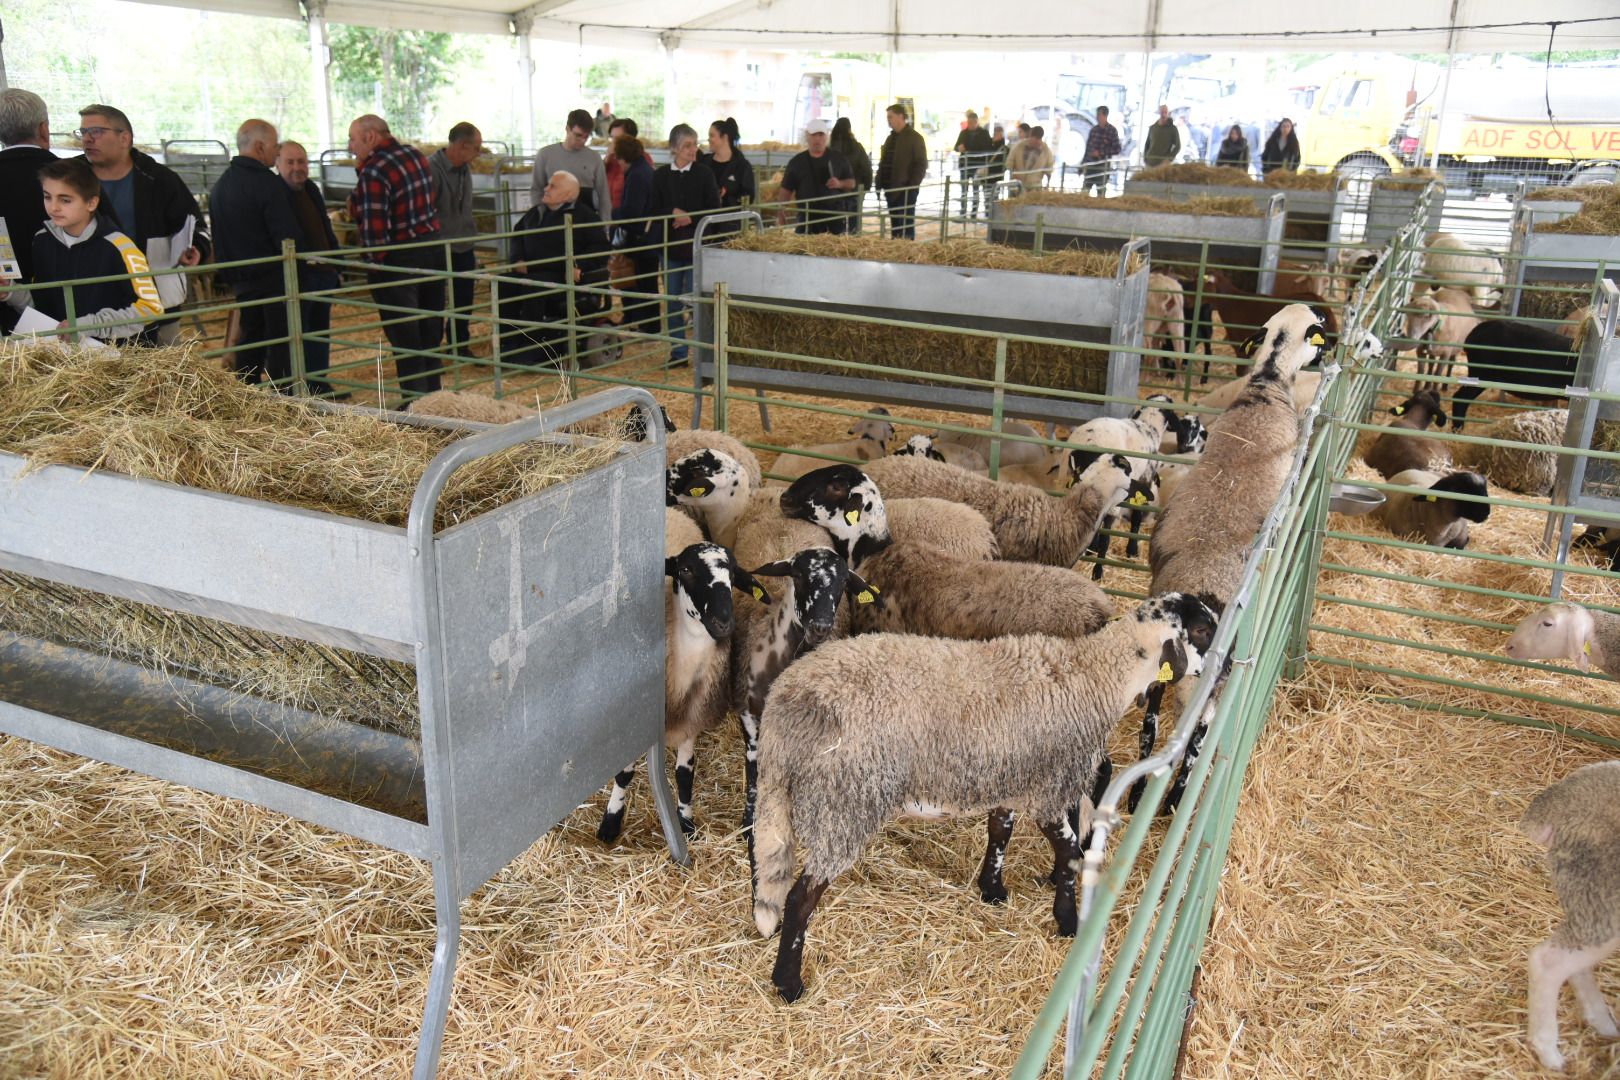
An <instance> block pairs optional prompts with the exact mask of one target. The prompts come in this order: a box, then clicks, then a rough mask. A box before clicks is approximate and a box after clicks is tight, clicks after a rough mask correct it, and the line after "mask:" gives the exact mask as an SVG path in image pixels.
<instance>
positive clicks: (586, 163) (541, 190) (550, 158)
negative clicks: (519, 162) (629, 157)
mask: <svg viewBox="0 0 1620 1080" xmlns="http://www.w3.org/2000/svg"><path fill="white" fill-rule="evenodd" d="M594 130H596V127H595V121H594V120H593V119H592V118H591V114H590V113H588V112H586V111H585V110H584V109H575V110H574V111H573V112H571V113H569V114H568V128H567V130H566V132H565V133H564V135H563V141H562V142H559V143H552V144H551V145H550V146H547V147H545V148H543V149H542V150H541V151H540V152H539V153H538V154H536V155H535V156H534V181H533V182H532V183H531V184H530V185H529V199H530V205H533V206H538V205H540V202H541V196H542V195H544V194H545V191H546V185H547V184H549V183H551V175H552V174H553V173H557V172H569V173H573V174H574V178H575V179H576V180H578V181H579V198H580V201H581V202H584V203H587V204H589V205H590V208H591V209H592V210H595V211H597V216H598V217H606V216H611V215H604V214H603V213H602V208H603V205H606V204H607V199H608V195H607V190H608V183H607V170H606V169H605V168H603V166H602V159H601V158H600V157H598V156H597V155H596V151H594V150H592V149H591V148H590V147H589V145H587V144H588V143H589V142H590V141H591V132H593V131H594Z"/></svg>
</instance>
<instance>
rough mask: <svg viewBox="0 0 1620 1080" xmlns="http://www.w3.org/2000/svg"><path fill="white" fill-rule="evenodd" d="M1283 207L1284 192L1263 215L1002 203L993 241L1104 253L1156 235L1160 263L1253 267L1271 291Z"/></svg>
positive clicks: (1262, 287)
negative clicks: (1120, 244) (1094, 250)
mask: <svg viewBox="0 0 1620 1080" xmlns="http://www.w3.org/2000/svg"><path fill="white" fill-rule="evenodd" d="M1284 206H1285V201H1284V198H1283V193H1282V192H1280V191H1278V192H1272V193H1271V194H1270V197H1269V198H1268V199H1267V200H1266V209H1265V212H1264V213H1263V214H1261V215H1260V216H1259V217H1230V216H1225V215H1217V214H1159V213H1151V212H1142V211H1136V210H1107V209H1101V208H1092V207H1078V206H1035V205H1029V204H1020V205H1016V206H1013V205H1009V204H1008V203H1006V202H997V203H995V204H994V205H993V206H992V207H991V208H990V239H991V240H993V241H996V242H997V243H1002V244H1011V245H1013V246H1014V247H1022V248H1036V249H1037V250H1039V249H1043V248H1058V247H1086V248H1096V249H1099V250H1101V249H1107V248H1111V247H1116V246H1118V244H1119V243H1120V241H1121V239H1129V238H1132V237H1139V236H1142V237H1151V238H1152V240H1153V254H1154V255H1155V256H1157V257H1158V258H1159V259H1161V260H1164V261H1166V262H1186V263H1194V264H1200V265H1202V264H1203V263H1205V262H1215V263H1219V264H1222V265H1227V266H1249V267H1253V268H1254V275H1255V277H1254V283H1253V284H1254V289H1255V291H1256V292H1270V291H1271V290H1272V289H1273V288H1275V287H1276V284H1277V259H1278V257H1279V256H1280V255H1281V254H1282V240H1283V224H1284V221H1283V216H1284ZM1234 276H1235V277H1239V278H1241V277H1243V276H1244V275H1241V274H1239V275H1234ZM1239 284H1241V285H1244V286H1247V285H1248V284H1249V282H1246V281H1242V280H1240V281H1239Z"/></svg>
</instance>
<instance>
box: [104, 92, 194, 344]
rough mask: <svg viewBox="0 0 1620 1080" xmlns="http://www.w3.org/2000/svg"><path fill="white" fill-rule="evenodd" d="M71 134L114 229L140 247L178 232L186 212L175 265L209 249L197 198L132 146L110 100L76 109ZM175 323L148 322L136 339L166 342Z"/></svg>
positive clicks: (128, 129) (127, 125) (186, 263)
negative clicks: (188, 230)
mask: <svg viewBox="0 0 1620 1080" xmlns="http://www.w3.org/2000/svg"><path fill="white" fill-rule="evenodd" d="M74 134H75V135H77V136H78V138H79V141H80V143H81V144H82V145H83V146H84V158H85V160H86V161H88V162H89V163H90V167H91V169H93V170H95V174H96V179H97V180H100V181H101V207H102V211H103V212H105V213H110V214H111V215H112V216H113V218H114V219H115V220H116V221H117V223H118V227H119V229H120V230H121V231H122V232H123V233H124V234H125V235H127V236H128V237H129V238H130V239H131V240H134V241H135V243H136V245H137V246H138V247H139V248H140V249H141V250H142V251H143V252H144V251H146V250H147V244H148V242H149V241H151V240H153V239H157V238H162V237H168V236H172V235H173V234H175V233H177V232H179V231H180V228H181V226H183V225H184V224H185V223H186V215H188V214H189V215H191V216H192V217H193V218H194V219H196V226H195V228H194V229H193V231H192V234H191V246H190V247H188V248H187V249H186V250H185V251H182V252H180V253H179V261H180V265H181V266H196V265H197V264H198V263H199V262H201V261H202V260H203V259H205V258H207V257H208V253H209V252H210V251H211V250H212V246H211V245H210V243H209V240H208V225H207V222H205V221H204V220H203V216H202V211H201V210H199V209H197V200H196V199H195V198H193V197H192V194H191V191H190V190H189V189H188V188H187V187H186V182H185V181H184V180H182V179H180V177H179V176H177V175H176V174H175V173H174V171H173V170H172V169H169V168H168V167H166V166H164V165H160V164H158V163H157V162H156V161H154V160H152V158H151V156H150V155H148V154H144V153H142V152H141V151H139V150H137V149H135V131H134V128H133V127H132V126H131V125H130V122H129V117H127V116H125V115H124V113H123V111H122V110H120V109H115V108H113V107H112V106H111V105H86V106H85V107H84V108H82V109H80V110H79V130H78V131H76V132H74ZM169 306H172V305H169ZM178 328H179V320H178V319H167V320H164V321H162V322H156V323H152V324H151V325H150V326H148V327H147V328H146V329H145V331H143V332H142V334H141V339H142V340H143V341H147V342H152V341H159V342H163V343H165V344H167V343H171V342H173V341H174V340H175V337H176V331H177V330H178Z"/></svg>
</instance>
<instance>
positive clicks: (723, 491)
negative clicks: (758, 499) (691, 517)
mask: <svg viewBox="0 0 1620 1080" xmlns="http://www.w3.org/2000/svg"><path fill="white" fill-rule="evenodd" d="M752 496H753V487H752V485H750V483H749V481H748V470H747V469H746V468H745V467H744V466H743V465H742V464H741V463H740V462H738V461H737V459H736V458H733V457H732V456H731V455H730V454H727V453H725V452H723V451H720V450H698V451H695V452H693V453H690V454H687V455H686V456H685V457H682V458H680V459H678V460H676V461H673V462H671V463H670V466H669V468H667V469H665V470H664V501H665V502H666V503H667V504H669V505H671V506H680V507H681V508H683V509H685V510H689V511H691V512H693V513H695V514H696V515H697V518H698V521H699V523H700V524H701V525H702V526H703V532H704V535H705V536H706V537H707V538H708V539H710V540H712V541H714V542H715V543H716V544H721V545H723V546H725V547H728V548H735V547H736V545H737V526H738V525H739V524H740V523H741V522H742V519H743V515H744V514H745V513H747V511H748V508H749V506H750V504H751V502H752Z"/></svg>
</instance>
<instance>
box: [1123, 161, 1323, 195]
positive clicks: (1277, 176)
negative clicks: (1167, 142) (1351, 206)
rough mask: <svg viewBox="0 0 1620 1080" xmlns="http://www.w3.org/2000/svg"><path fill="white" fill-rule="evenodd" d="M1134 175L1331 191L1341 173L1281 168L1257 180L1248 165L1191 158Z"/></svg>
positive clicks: (1164, 180) (1174, 181)
mask: <svg viewBox="0 0 1620 1080" xmlns="http://www.w3.org/2000/svg"><path fill="white" fill-rule="evenodd" d="M1132 179H1133V180H1146V181H1150V182H1153V183H1160V184H1201V185H1204V186H1207V187H1253V188H1259V187H1267V188H1288V189H1291V190H1294V191H1331V190H1333V185H1334V184H1335V183H1337V182H1338V177H1337V176H1336V175H1334V174H1333V173H1330V172H1325V173H1324V172H1293V171H1292V170H1288V169H1277V170H1276V171H1274V172H1269V173H1267V174H1266V175H1265V177H1264V178H1262V179H1260V180H1256V179H1254V178H1253V177H1251V176H1250V175H1249V173H1248V171H1247V170H1246V169H1234V168H1231V167H1229V166H1216V165H1205V164H1204V163H1202V162H1199V161H1188V162H1183V163H1182V164H1179V165H1155V166H1154V167H1153V168H1151V169H1143V170H1142V171H1141V172H1139V173H1137V174H1135V175H1134V176H1133V177H1132Z"/></svg>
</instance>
